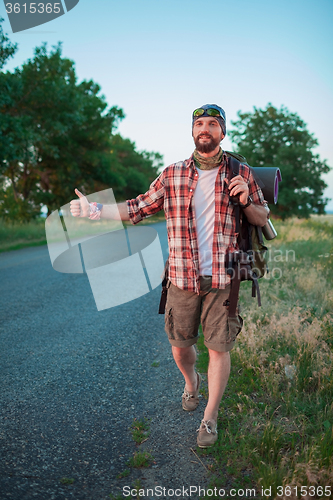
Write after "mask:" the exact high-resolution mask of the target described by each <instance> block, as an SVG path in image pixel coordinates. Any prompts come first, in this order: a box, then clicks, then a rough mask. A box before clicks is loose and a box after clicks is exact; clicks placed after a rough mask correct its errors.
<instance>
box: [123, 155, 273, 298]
mask: <svg viewBox="0 0 333 500" xmlns="http://www.w3.org/2000/svg"><path fill="white" fill-rule="evenodd" d="M239 174H240V175H241V176H242V177H243V178H244V179H245V180H246V182H247V183H248V185H249V195H250V196H251V197H252V199H253V202H254V203H260V204H262V203H263V201H264V197H263V194H262V192H261V189H260V188H259V186H258V184H257V183H256V181H255V180H254V178H253V176H252V173H251V171H250V169H249V168H248V167H247V166H246V165H243V164H240V166H239ZM228 175H229V162H228V157H227V155H226V154H225V153H224V154H223V158H222V163H221V165H220V167H219V172H218V175H217V178H216V183H215V224H214V236H213V248H212V250H213V252H212V256H213V268H212V287H213V288H225V287H226V285H227V284H228V283H230V277H229V276H228V275H227V274H226V269H225V255H226V253H229V252H234V251H235V250H237V233H236V224H235V217H234V215H233V206H232V205H229V192H228V188H227V185H226V184H225V183H224V179H225V178H228ZM198 178H199V176H198V173H197V170H196V168H195V165H194V160H193V155H192V156H191V158H189V159H188V160H185V161H183V162H178V163H174V164H173V165H170V166H169V167H167V168H166V169H165V170H163V172H162V173H161V174H160V175H159V176H158V177H157V179H155V180H154V182H153V183H152V184H151V185H150V188H149V190H148V191H147V192H146V193H145V194H140V195H139V196H137V197H136V198H134V199H133V200H127V206H128V213H129V216H130V220H131V222H132V223H133V224H137V223H138V222H140V221H141V220H142V219H143V218H145V217H148V216H149V215H153V214H155V213H156V212H158V211H159V210H162V209H164V212H165V217H166V223H167V231H168V242H169V279H170V281H171V282H172V283H173V284H174V285H176V286H177V287H178V288H181V289H183V290H188V291H191V292H196V293H199V290H200V281H199V251H198V242H197V235H196V223H195V210H194V205H193V193H194V190H195V188H196V185H197V182H198Z"/></svg>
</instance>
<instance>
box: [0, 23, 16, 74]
mask: <svg viewBox="0 0 333 500" xmlns="http://www.w3.org/2000/svg"><path fill="white" fill-rule="evenodd" d="M2 22H3V17H0V69H2V68H3V66H4V65H5V63H6V61H7V59H9V58H10V57H13V56H14V54H15V52H16V51H17V43H11V42H10V40H9V38H8V37H7V36H6V35H5V34H4V32H3V29H2V26H1V23H2Z"/></svg>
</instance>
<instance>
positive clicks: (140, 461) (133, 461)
mask: <svg viewBox="0 0 333 500" xmlns="http://www.w3.org/2000/svg"><path fill="white" fill-rule="evenodd" d="M153 460H154V457H153V456H152V454H151V453H149V452H148V451H136V452H135V453H134V455H133V457H131V458H130V459H129V461H128V465H129V466H130V467H135V468H137V469H141V468H143V467H149V466H150V465H151V464H152V462H153Z"/></svg>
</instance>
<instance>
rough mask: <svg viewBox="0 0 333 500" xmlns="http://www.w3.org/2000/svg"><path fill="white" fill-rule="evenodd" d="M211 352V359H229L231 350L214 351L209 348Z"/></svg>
mask: <svg viewBox="0 0 333 500" xmlns="http://www.w3.org/2000/svg"><path fill="white" fill-rule="evenodd" d="M208 352H209V358H210V359H225V360H227V359H229V358H230V352H229V351H227V352H220V351H213V349H208Z"/></svg>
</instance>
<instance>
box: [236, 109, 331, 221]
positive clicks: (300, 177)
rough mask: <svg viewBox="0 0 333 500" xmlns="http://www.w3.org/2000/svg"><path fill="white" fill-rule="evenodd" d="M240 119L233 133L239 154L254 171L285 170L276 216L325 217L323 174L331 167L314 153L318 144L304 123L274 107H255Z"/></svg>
mask: <svg viewBox="0 0 333 500" xmlns="http://www.w3.org/2000/svg"><path fill="white" fill-rule="evenodd" d="M238 117H239V119H238V120H237V121H235V122H232V125H233V126H234V129H233V130H232V131H231V132H230V136H231V139H232V141H233V143H234V144H235V145H236V148H235V149H236V150H237V152H238V153H240V154H242V155H244V156H245V157H246V159H247V161H248V163H249V164H250V165H252V166H254V167H279V168H280V170H281V174H282V182H281V183H280V185H279V198H278V203H277V205H276V206H270V208H271V210H272V212H273V213H275V214H277V215H279V216H280V217H282V218H283V219H284V218H286V217H290V216H291V215H297V216H298V217H309V215H310V214H311V213H318V214H323V213H324V211H325V205H326V204H327V202H328V199H326V198H323V191H324V189H325V188H326V187H327V185H326V183H325V182H324V181H323V179H321V174H323V173H327V172H329V170H330V167H329V166H328V165H327V163H326V161H321V160H320V158H319V155H318V154H316V153H314V152H313V149H314V148H315V147H316V146H317V145H318V141H317V139H316V138H315V137H314V136H313V135H312V134H311V133H310V132H309V131H308V130H307V127H306V124H305V123H304V122H303V120H301V118H300V117H299V116H298V115H297V114H296V113H291V112H290V111H289V110H288V109H287V108H286V107H284V106H282V107H281V108H280V109H279V110H278V109H276V108H275V107H274V106H272V104H268V105H267V107H266V109H257V108H255V107H254V110H253V112H252V113H242V112H240V111H239V112H238Z"/></svg>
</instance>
